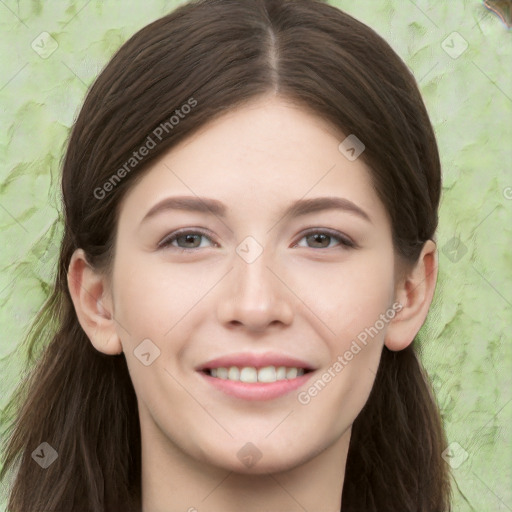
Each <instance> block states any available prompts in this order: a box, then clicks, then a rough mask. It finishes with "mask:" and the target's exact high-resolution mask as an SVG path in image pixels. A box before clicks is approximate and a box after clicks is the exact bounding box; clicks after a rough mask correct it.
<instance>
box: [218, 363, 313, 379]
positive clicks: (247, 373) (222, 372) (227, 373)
mask: <svg viewBox="0 0 512 512" xmlns="http://www.w3.org/2000/svg"><path fill="white" fill-rule="evenodd" d="M210 375H211V376H212V377H217V378H218V379H224V380H233V381H238V382H248V383H253V382H276V381H278V380H286V379H295V378H296V377H300V376H301V375H304V369H303V368H286V367H285V366H279V367H277V368H276V367H275V366H265V367H263V368H260V369H259V370H258V369H256V368H254V367H253V366H245V367H243V368H238V367H237V366H231V367H230V368H212V369H210Z"/></svg>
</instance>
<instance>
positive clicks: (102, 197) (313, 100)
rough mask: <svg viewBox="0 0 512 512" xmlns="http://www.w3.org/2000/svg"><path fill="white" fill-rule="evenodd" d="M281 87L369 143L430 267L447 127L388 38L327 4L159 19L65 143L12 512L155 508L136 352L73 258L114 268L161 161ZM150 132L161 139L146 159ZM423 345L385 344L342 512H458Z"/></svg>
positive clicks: (16, 441)
mask: <svg viewBox="0 0 512 512" xmlns="http://www.w3.org/2000/svg"><path fill="white" fill-rule="evenodd" d="M272 92H274V93H275V94H278V95H279V96H281V97H283V98H287V99H291V100H293V101H295V102H296V104H298V105H301V106H303V107H304V108H305V109H309V110H310V111H312V112H314V113H316V114H317V115H319V116H321V117H322V118H323V119H324V120H327V121H330V122H331V123H332V124H333V125H334V126H336V127H338V128H339V129H340V130H341V131H342V133H345V134H347V135H348V134H355V135H356V136H357V137H358V138H359V139H360V140H361V141H363V142H364V144H365V146H366V149H365V151H364V153H363V154H362V155H361V158H363V160H364V161H365V162H366V163H367V164H368V165H369V168H370V170H371V173H372V179H373V183H374V186H375V189H376V191H377V193H378V195H379V197H380V198H381V200H382V201H383V203H384V205H385V207H386V209H387V211H388V212H389V215H390V218H391V223H392V232H393V242H394V246H395V250H396V253H397V255H399V256H400V257H401V258H403V259H404V261H407V262H414V261H416V260H417V258H418V256H419V254H420V251H421V248H422V244H423V243H424V242H425V241H426V240H428V239H433V237H434V235H435V230H436V228H437V222H438V219H437V209H438V204H439V196H440V190H441V169H440V160H439V155H438V149H437V144H436V140H435V136H434V132H433V129H432V125H431V123H430V120H429V117H428V114H427V112H426V109H425V106H424V103H423V101H422V98H421V95H420V92H419V89H418V86H417V84H416V82H415V80H414V78H413V75H412V74H411V72H410V71H409V69H408V67H407V66H406V65H405V64H404V63H403V62H402V60H401V59H400V58H399V57H398V56H397V55H396V54H395V52H394V51H393V50H392V49H391V47H390V46H389V45H388V44H387V43H386V42H385V41H384V40H383V39H382V38H381V37H380V36H378V35H377V34H376V33H375V32H374V31H373V30H372V29H370V28H369V27H367V26H366V25H364V24H363V23H361V22H359V21H357V20H355V19H354V18H352V17H351V16H349V15H348V14H346V13H344V12H342V11H341V10H339V9H337V8H335V7H334V6H332V5H329V4H327V3H325V2H324V1H322V0H196V1H192V2H189V3H187V4H184V5H182V6H180V7H179V8H177V9H176V10H174V11H173V12H171V13H170V14H169V15H167V16H165V17H163V18H161V19H158V20H156V21H154V22H153V23H151V24H149V25H148V26H146V27H145V28H143V29H142V30H140V31H139V32H137V33H136V34H135V35H134V36H132V37H131V38H130V39H129V40H128V41H127V42H126V43H125V44H124V45H123V46H122V47H121V48H120V49H119V50H118V52H117V53H116V54H115V55H114V56H113V58H112V59H111V61H110V62H109V64H108V65H107V66H106V68H105V69H104V70H103V71H102V73H101V74H100V76H99V77H98V79H97V80H96V82H95V83H94V85H93V86H92V87H91V89H90V91H89V92H88V95H87V97H86V99H85V102H84V105H83V107H82V109H81V112H80V114H79V116H78V118H77V120H76V122H75V124H74V127H73V129H72V133H71V136H70V140H69V143H68V146H67V152H66V155H65V160H64V165H63V173H62V195H63V206H64V215H63V220H64V235H63V239H62V242H61V248H60V256H59V261H58V271H57V275H56V278H55V284H54V288H53V291H52V293H51V295H50V297H49V298H48V300H47V302H46V303H45V305H44V307H43V308H42V309H41V311H40V312H39V313H38V315H37V318H36V319H35V322H34V324H33V325H32V328H31V330H30V332H29V335H28V337H27V340H26V342H27V346H28V354H29V357H28V361H27V368H30V372H29V373H28V375H27V377H26V378H25V379H24V380H23V382H22V383H21V384H20V386H19V388H18V389H17V390H16V392H15V393H14V394H13V395H12V397H11V401H10V403H9V408H8V410H7V412H8V413H9V414H10V416H11V417H12V420H11V421H10V423H11V424H10V425H9V428H8V430H9V438H8V442H7V443H6V448H5V457H4V466H3V468H2V471H1V474H0V477H1V478H4V477H6V475H7V472H8V470H9V469H11V470H12V472H13V473H14V471H15V475H14V476H15V478H13V479H12V485H11V489H10V495H9V505H8V506H9V510H10V511H11V512H27V511H32V510H45V511H48V512H49V511H62V510H73V511H95V512H97V511H125V510H133V511H140V509H141V459H140V450H141V440H140V425H139V420H138V414H137V400H136V395H135V391H134V388H133V385H132V382H131V380H130V376H129V373H128V369H127V364H126V360H125V357H124V354H120V355H116V356H108V355H105V354H102V353H100V352H98V351H97V350H95V349H94V347H93V346H92V344H91V342H90V341H89V339H88V338H87V336H86V335H85V333H84V331H83V330H82V328H81V326H80V324H79V322H78V319H77V316H76V313H75V310H74V307H73V303H72V301H71V296H70V293H69V290H68V285H67V271H68V266H69V263H70V259H71V256H72V254H73V252H74V250H75V249H77V248H82V249H83V250H84V251H85V253H86V256H87V258H88V261H89V263H90V264H92V265H93V266H94V267H95V268H97V269H98V270H99V271H104V272H105V273H106V274H107V275H108V273H109V272H110V271H111V270H112V262H113V258H114V240H115V234H116V226H117V220H118V215H119V205H120V202H121V200H122V198H123V197H124V195H125V194H126V192H127V191H128V190H129V189H130V187H133V186H134V185H135V184H136V183H137V180H138V179H139V178H140V177H141V176H142V175H143V171H144V170H145V169H146V168H147V166H148V164H149V163H150V162H152V161H153V160H154V159H155V158H156V157H158V156H159V155H161V154H162V153H164V152H165V151H167V150H169V149H170V148H171V147H173V146H175V145H176V144H177V143H178V142H179V141H180V140H182V139H184V138H185V137H187V136H189V135H191V134H192V133H193V132H194V131H195V130H197V129H198V128H200V127H201V126H203V125H204V124H205V123H206V122H208V121H210V120H212V119H213V118H215V116H219V115H221V114H223V113H225V112H226V110H228V109H231V108H234V107H237V106H241V105H243V104H244V103H245V102H247V101H249V100H251V99H255V98H257V97H258V96H261V95H265V94H268V93H272ZM185 105H188V107H187V108H184V106H185ZM177 111H179V112H177ZM172 116H174V118H173V117H172ZM148 137H151V139H152V141H153V142H154V147H151V149H150V151H149V152H148V154H147V155H146V156H144V158H141V160H140V162H139V161H137V162H136V163H134V161H133V160H130V159H131V158H133V153H134V151H137V150H138V149H139V148H141V147H142V146H143V145H146V146H149V145H150V144H149V143H148ZM151 146H153V144H151ZM127 162H131V163H130V165H129V166H127ZM121 169H124V172H122V171H120V170H121ZM114 175H115V176H114ZM107 182H108V183H110V185H109V186H108V187H107V186H105V184H106V183H107ZM415 350H416V349H415V343H414V342H413V344H412V345H410V346H409V347H408V348H407V349H405V350H402V351H399V352H391V351H389V350H388V349H387V348H385V347H384V349H383V352H382V357H381V363H380V366H379V370H378V373H377V376H376V380H375V383H374V386H373V390H372V392H371V394H370V397H369V399H368V401H367V403H366V405H365V406H364V408H363V409H362V411H361V413H360V414H359V415H358V417H357V419H356V420H355V422H354V425H353V428H352V438H351V442H350V448H349V452H348V459H347V466H346V475H345V480H344V485H343V495H342V503H343V507H342V512H349V511H354V512H356V511H357V512H376V511H379V512H387V511H389V512H391V511H392V512H397V511H400V512H405V511H417V512H445V511H449V510H451V507H450V486H449V480H450V476H449V472H448V468H447V464H446V463H445V462H444V460H443V458H442V451H443V450H444V448H445V446H446V441H445V434H444V431H443V427H442V420H441V417H440V413H439V410H438V406H437V404H436V401H435V398H434V395H433V393H432V391H431V387H430V384H429V381H428V378H427V376H426V374H425V372H424V370H423V369H422V367H421V364H420V363H419V360H418V358H417V356H416V352H415ZM43 442H47V443H48V444H49V445H51V446H52V447H53V448H54V449H55V450H56V452H57V453H58V458H57V459H56V460H55V462H54V463H53V464H51V465H50V466H49V467H48V468H47V469H42V468H41V467H40V466H39V465H38V464H36V463H35V462H34V460H32V453H33V452H34V450H35V449H36V448H37V447H38V446H39V445H40V444H41V443H43Z"/></svg>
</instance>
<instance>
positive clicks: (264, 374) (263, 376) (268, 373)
mask: <svg viewBox="0 0 512 512" xmlns="http://www.w3.org/2000/svg"><path fill="white" fill-rule="evenodd" d="M275 381H276V368H275V366H265V368H260V369H259V370H258V382H275Z"/></svg>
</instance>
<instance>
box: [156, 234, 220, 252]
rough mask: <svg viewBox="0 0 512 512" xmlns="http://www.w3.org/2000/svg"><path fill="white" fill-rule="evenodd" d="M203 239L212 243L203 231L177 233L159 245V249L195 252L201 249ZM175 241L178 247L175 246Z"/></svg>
mask: <svg viewBox="0 0 512 512" xmlns="http://www.w3.org/2000/svg"><path fill="white" fill-rule="evenodd" d="M202 239H206V240H209V241H210V242H212V240H211V238H210V237H208V236H207V235H206V234H205V233H203V232H201V231H177V232H175V233H171V234H170V235H169V236H168V237H166V238H164V239H163V240H162V241H161V242H160V243H159V244H158V247H159V248H161V249H177V250H178V251H180V250H182V251H186V250H189V249H191V250H194V249H199V248H200V246H201V241H202ZM175 241H176V243H177V245H174V244H173V242H175ZM212 243H213V242H212Z"/></svg>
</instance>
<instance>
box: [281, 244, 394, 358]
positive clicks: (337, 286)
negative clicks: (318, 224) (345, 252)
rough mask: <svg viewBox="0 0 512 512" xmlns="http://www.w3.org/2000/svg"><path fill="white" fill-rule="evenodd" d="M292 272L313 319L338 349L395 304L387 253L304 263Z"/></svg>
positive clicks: (299, 294) (291, 278)
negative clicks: (342, 259) (343, 259)
mask: <svg viewBox="0 0 512 512" xmlns="http://www.w3.org/2000/svg"><path fill="white" fill-rule="evenodd" d="M289 272H290V273H288V280H289V281H292V282H294V283H295V287H294V290H297V291H296V295H297V296H298V297H299V298H300V299H301V301H302V302H303V303H304V304H305V305H306V306H307V307H308V308H309V310H310V313H309V316H310V317H311V318H313V319H314V318H315V317H316V324H319V325H322V326H323V327H322V334H323V335H325V336H324V337H325V339H328V340H332V345H333V346H335V347H336V348H337V349H338V350H342V349H344V347H345V346H346V345H347V343H348V344H350V341H351V340H352V339H354V338H356V337H357V336H358V335H359V334H360V333H361V332H365V329H366V328H370V327H371V326H373V325H374V324H375V323H376V322H377V321H378V320H379V318H380V315H381V314H385V313H386V311H387V310H388V309H389V308H390V307H391V304H392V302H393V293H394V273H393V272H394V270H393V258H392V257H389V256H388V255H386V254H385V253H380V254H377V253H370V252H367V253H365V254H363V253H361V254H360V255H359V254H356V253H354V255H353V256H351V257H350V258H347V260H346V261H342V262H329V263H326V262H322V263H320V262H301V263H300V264H297V266H296V267H294V268H292V269H290V270H289ZM305 311H306V310H305ZM312 321H313V320H312ZM379 326H380V323H379ZM380 327H381V328H380V330H383V329H382V326H380ZM384 330H385V329H384Z"/></svg>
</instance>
